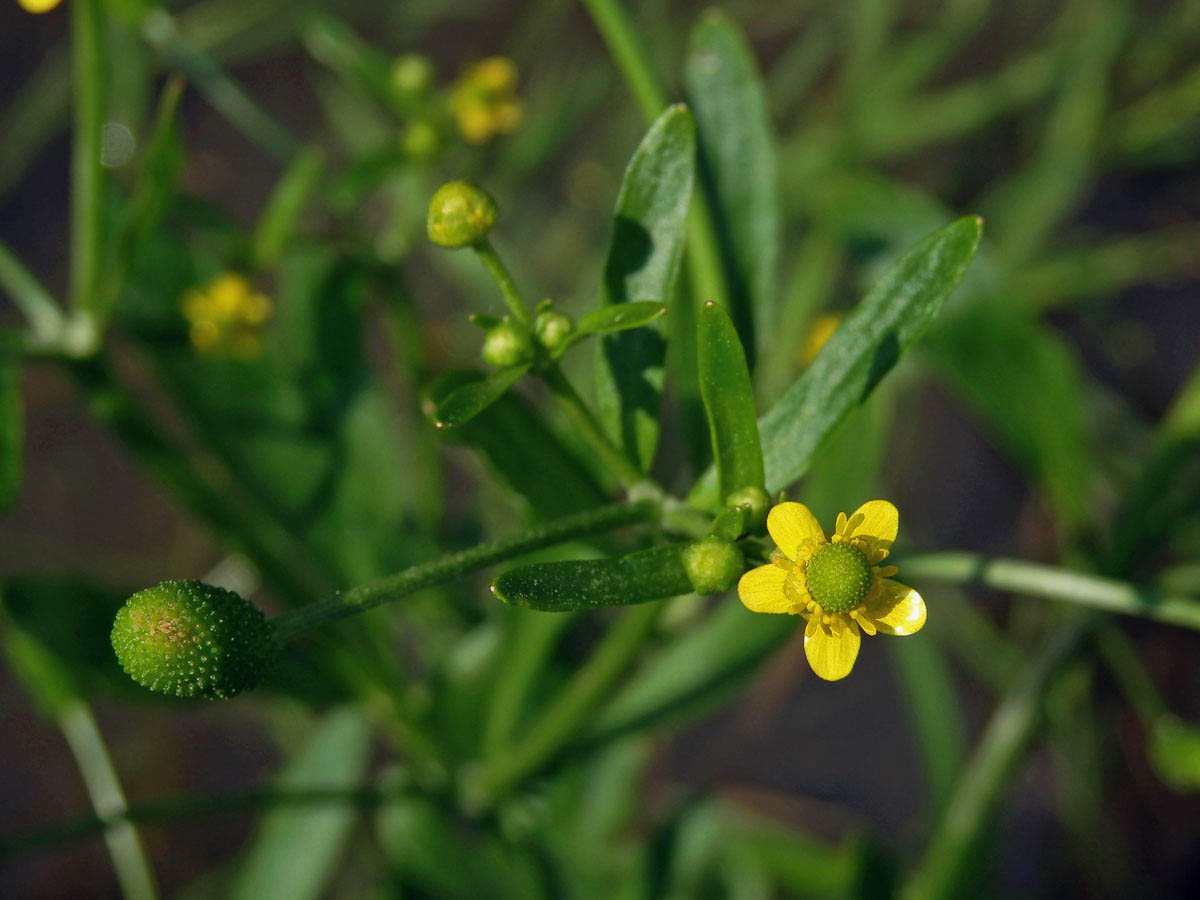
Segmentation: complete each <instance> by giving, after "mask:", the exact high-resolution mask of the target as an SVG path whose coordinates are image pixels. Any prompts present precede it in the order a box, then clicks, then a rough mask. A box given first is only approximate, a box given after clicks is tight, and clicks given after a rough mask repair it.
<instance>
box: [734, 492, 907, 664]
mask: <svg viewBox="0 0 1200 900" xmlns="http://www.w3.org/2000/svg"><path fill="white" fill-rule="evenodd" d="M899 523H900V517H899V514H898V513H897V512H896V507H895V506H893V505H892V504H891V503H888V502H887V501H886V500H870V501H868V502H867V503H864V504H863V505H862V506H860V507H859V508H858V509H857V510H855V511H854V514H853V515H851V516H850V518H846V514H845V513H838V517H837V526H836V527H835V529H834V533H833V534H832V535H831V536H830V537H829V538H828V539H827V538H826V537H825V532H824V531H822V530H821V526H820V525H819V524H818V523H817V520H816V517H815V516H813V514H812V512H810V511H809V509H808V507H807V506H805V505H803V504H802V503H780V504H779V505H778V506H776V507H774V508H773V509H772V510H771V512H770V513H769V514H768V515H767V531H769V532H770V533H771V539H772V540H774V541H775V545H776V546H777V547H778V548H779V549H777V550H773V551H771V562H770V563H768V564H767V565H765V566H759V567H758V568H757V569H751V570H750V571H749V572H747V573H746V574H745V575H743V576H742V578H741V581H739V582H738V596H739V597H741V599H742V603H743V604H744V605H745V606H746V608H747V609H749V610H752V611H753V612H761V613H791V614H792V615H797V616H803V617H804V619H805V621H806V622H807V624H806V625H805V628H804V655H805V656H807V657H808V662H809V665H811V666H812V669H813V671H814V672H816V673H817V675H819V676H820V677H821V678H824V679H825V680H826V681H837V680H838V679H839V678H845V677H846V676H847V675H849V674H850V670H851V669H852V668H854V660H855V659H856V658H857V657H858V645H859V642H860V632H862V631H865V632H866V633H867V634H876V633H881V634H897V635H905V634H915V633H916V632H918V631H920V630H921V627H922V626H923V625H924V624H925V601H924V600H922V599H921V595H920V594H918V593H917V592H916V591H914V590H913V589H912V588H910V587H908V586H907V585H903V584H901V583H900V582H898V581H893V580H892V578H891V576H893V575H895V574H896V572H897V571H898V569H897V568H896V567H895V566H881V565H878V564H879V563H881V562H882V561H883V560H884V559H885V558H886V557H887V555H888V553H889V552H890V551H891V548H892V542H893V541H895V540H896V532H897V530H898V528H899Z"/></svg>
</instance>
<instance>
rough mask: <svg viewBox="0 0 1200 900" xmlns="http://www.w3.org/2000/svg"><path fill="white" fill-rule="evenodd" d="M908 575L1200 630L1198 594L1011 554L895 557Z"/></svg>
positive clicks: (948, 554)
mask: <svg viewBox="0 0 1200 900" xmlns="http://www.w3.org/2000/svg"><path fill="white" fill-rule="evenodd" d="M897 565H900V566H902V567H903V568H902V571H904V573H905V574H906V575H908V576H910V577H915V578H929V579H932V580H938V581H951V582H954V583H956V584H982V585H986V586H987V587H991V588H995V589H997V590H1002V591H1011V592H1012V593H1017V594H1026V595H1028V596H1031V597H1042V598H1044V599H1047V600H1065V601H1067V602H1068V603H1076V604H1079V605H1081V606H1088V607H1091V608H1093V609H1100V610H1104V611H1105V612H1112V613H1121V614H1122V615H1126V616H1141V617H1142V618H1146V619H1153V620H1154V621H1156V622H1165V623H1166V624H1168V625H1180V626H1182V627H1184V628H1193V629H1200V599H1195V598H1190V597H1172V596H1164V595H1162V594H1159V593H1158V592H1156V591H1154V590H1153V589H1151V588H1147V587H1139V586H1138V585H1134V584H1130V583H1129V582H1127V581H1118V580H1117V579H1114V578H1101V577H1099V576H1096V575H1087V574H1085V573H1083V572H1071V571H1068V570H1067V569H1060V568H1056V567H1054V566H1044V565H1039V564H1037V563H1029V562H1023V561H1022V560H1017V559H990V558H988V557H985V556H980V555H978V554H975V553H930V554H926V555H922V556H912V557H905V558H904V559H901V560H897Z"/></svg>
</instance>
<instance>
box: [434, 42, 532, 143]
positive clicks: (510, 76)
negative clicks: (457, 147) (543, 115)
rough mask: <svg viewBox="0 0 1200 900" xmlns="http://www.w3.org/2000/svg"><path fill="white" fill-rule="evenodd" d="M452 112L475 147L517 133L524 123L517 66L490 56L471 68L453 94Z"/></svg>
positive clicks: (459, 126)
mask: <svg viewBox="0 0 1200 900" xmlns="http://www.w3.org/2000/svg"><path fill="white" fill-rule="evenodd" d="M450 108H451V109H452V110H453V111H454V116H455V118H456V119H457V120H458V130H459V131H460V132H461V133H462V136H463V138H464V139H465V140H467V141H468V142H470V143H472V144H482V143H483V142H484V141H487V140H489V139H490V138H493V137H495V136H496V135H498V134H508V133H510V132H512V131H515V130H516V128H517V126H518V125H519V124H520V122H521V102H520V100H519V99H518V98H517V64H516V63H514V62H513V61H512V60H511V59H508V58H507V57H504V56H490V57H488V58H487V59H483V60H480V61H479V62H477V63H475V64H474V65H471V66H468V67H467V69H466V71H464V72H463V73H462V75H461V76H459V79H458V81H456V82H455V84H454V87H453V89H452V90H451V92H450Z"/></svg>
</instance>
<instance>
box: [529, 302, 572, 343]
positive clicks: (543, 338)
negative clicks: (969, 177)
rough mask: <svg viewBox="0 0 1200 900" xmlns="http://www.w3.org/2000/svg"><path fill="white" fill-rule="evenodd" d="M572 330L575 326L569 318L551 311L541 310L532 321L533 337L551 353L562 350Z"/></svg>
mask: <svg viewBox="0 0 1200 900" xmlns="http://www.w3.org/2000/svg"><path fill="white" fill-rule="evenodd" d="M574 330H575V325H574V323H573V322H572V321H571V319H570V318H569V317H567V316H564V315H563V314H562V313H560V312H555V311H554V310H552V309H545V310H542V311H541V312H540V313H538V314H537V317H536V318H535V319H534V320H533V334H534V336H535V337H536V338H537V339H538V343H540V344H541V345H542V346H543V347H545V348H546V349H547V350H549V351H550V352H551V353H553V352H554V351H556V350H560V349H562V347H563V346H564V345H565V344H566V343H567V340H568V339H569V338H570V337H571V332H572V331H574Z"/></svg>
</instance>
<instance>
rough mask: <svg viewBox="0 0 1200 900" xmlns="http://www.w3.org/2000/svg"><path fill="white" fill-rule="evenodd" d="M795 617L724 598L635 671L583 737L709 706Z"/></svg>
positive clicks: (598, 737)
mask: <svg viewBox="0 0 1200 900" xmlns="http://www.w3.org/2000/svg"><path fill="white" fill-rule="evenodd" d="M796 621H797V620H796V619H794V618H792V617H791V616H756V615H752V614H749V613H747V612H746V608H745V607H744V606H742V604H741V602H740V601H738V600H730V601H728V602H727V603H725V605H724V606H722V607H721V608H720V609H718V610H716V612H714V614H713V615H712V616H710V617H709V618H708V619H707V620H706V621H704V622H703V623H702V624H700V625H699V626H697V627H696V628H694V629H692V630H691V631H689V632H687V633H686V634H684V635H683V636H682V637H680V638H678V639H677V640H676V641H674V642H673V643H672V644H670V645H669V646H668V647H666V648H664V649H663V650H662V651H661V652H659V653H657V654H655V655H654V656H653V657H652V658H651V659H650V660H649V661H648V662H647V663H646V665H645V666H644V667H643V668H642V669H641V670H640V671H638V672H636V673H635V674H634V676H633V677H632V678H631V679H630V680H629V682H628V683H627V684H626V685H625V687H624V689H622V691H621V692H620V693H619V694H617V696H616V697H614V698H613V699H612V700H611V701H610V702H609V703H608V704H607V705H606V706H604V707H602V708H601V709H600V711H599V712H598V713H597V714H596V716H595V717H594V718H593V720H592V724H591V727H590V728H589V729H588V731H587V733H586V735H585V736H584V740H585V741H586V742H587V743H594V742H600V741H606V740H611V739H613V738H615V737H618V736H620V735H622V734H626V733H629V732H631V731H638V730H641V729H645V728H651V727H653V726H655V725H659V724H661V723H663V722H664V721H678V720H680V719H682V718H684V717H686V716H689V715H694V714H698V713H699V712H701V711H703V710H705V709H708V708H710V707H711V706H712V705H713V704H714V703H715V702H716V701H717V700H719V699H720V698H722V697H725V696H727V695H728V694H729V693H730V692H732V691H733V690H735V689H736V688H737V687H738V685H739V684H741V683H742V679H744V678H745V677H746V676H747V675H748V674H749V673H750V672H752V671H754V669H755V668H757V667H758V666H759V665H760V664H762V663H763V662H765V661H766V660H767V659H768V658H769V657H770V654H771V651H772V650H774V649H775V648H776V647H777V646H779V644H781V643H782V642H783V641H784V640H785V639H786V638H787V637H788V636H789V635H794V634H796ZM801 624H803V623H801Z"/></svg>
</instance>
